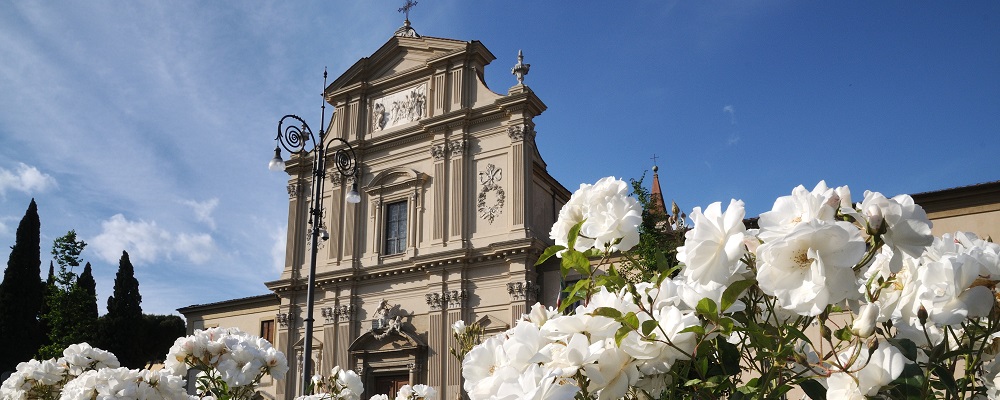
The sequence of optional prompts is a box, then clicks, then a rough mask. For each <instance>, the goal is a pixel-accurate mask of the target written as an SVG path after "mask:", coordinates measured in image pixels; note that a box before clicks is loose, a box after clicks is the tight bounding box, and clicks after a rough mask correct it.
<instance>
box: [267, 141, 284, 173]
mask: <svg viewBox="0 0 1000 400" xmlns="http://www.w3.org/2000/svg"><path fill="white" fill-rule="evenodd" d="M267 169H269V170H271V171H275V172H278V171H284V170H285V160H282V159H281V149H279V148H278V146H274V158H272V159H271V162H269V163H267Z"/></svg>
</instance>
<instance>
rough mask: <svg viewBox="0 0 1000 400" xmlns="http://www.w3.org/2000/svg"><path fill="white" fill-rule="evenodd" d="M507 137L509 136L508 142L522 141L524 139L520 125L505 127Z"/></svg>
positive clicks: (522, 128)
mask: <svg viewBox="0 0 1000 400" xmlns="http://www.w3.org/2000/svg"><path fill="white" fill-rule="evenodd" d="M507 136H510V140H515V141H516V140H523V139H524V127H522V126H521V125H513V126H508V127H507Z"/></svg>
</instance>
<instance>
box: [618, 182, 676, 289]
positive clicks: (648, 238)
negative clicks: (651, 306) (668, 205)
mask: <svg viewBox="0 0 1000 400" xmlns="http://www.w3.org/2000/svg"><path fill="white" fill-rule="evenodd" d="M645 178H646V175H645V174H643V175H642V176H641V177H639V179H638V180H636V179H630V180H629V182H630V183H631V185H632V194H633V195H635V198H636V200H638V201H639V204H641V205H642V223H641V224H640V225H639V244H637V245H636V246H635V247H633V248H632V250H631V253H632V254H634V255H635V257H633V258H632V259H631V260H630V261H629V262H627V263H625V264H624V265H623V266H622V270H623V273H624V275H626V276H628V277H629V278H630V280H632V281H633V282H639V281H648V280H649V279H650V278H651V277H652V276H653V274H654V273H655V272H658V271H666V270H668V269H670V268H673V267H674V266H676V265H677V247H678V246H680V245H682V244H684V233H685V232H686V231H687V230H686V228H684V227H683V224H676V223H673V222H674V221H673V219H672V218H671V215H670V214H669V213H668V210H663V209H658V207H657V206H655V204H656V202H655V201H654V199H653V198H652V196H651V194H650V192H649V190H647V189H646V188H645V187H643V186H642V181H643V180H644V179H645ZM673 212H674V214H675V215H674V216H673V218H675V219H676V218H683V216H680V217H679V216H678V215H676V214H678V213H679V211H676V210H673Z"/></svg>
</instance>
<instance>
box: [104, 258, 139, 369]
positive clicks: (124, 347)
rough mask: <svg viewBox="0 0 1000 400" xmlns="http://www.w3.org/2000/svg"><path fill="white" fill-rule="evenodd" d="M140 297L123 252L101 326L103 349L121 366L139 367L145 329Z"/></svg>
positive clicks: (129, 265) (130, 265)
mask: <svg viewBox="0 0 1000 400" xmlns="http://www.w3.org/2000/svg"><path fill="white" fill-rule="evenodd" d="M141 302H142V296H141V295H140V294H139V281H138V280H136V279H135V269H134V268H133V267H132V262H131V261H129V258H128V252H125V251H122V258H121V260H120V261H119V262H118V273H116V274H115V288H114V294H112V295H111V296H110V297H108V314H107V315H105V316H104V318H103V319H102V323H101V334H100V336H101V339H102V340H103V341H104V343H103V344H104V349H106V350H108V351H110V352H112V353H114V354H115V355H116V356H118V361H120V362H121V364H122V366H123V367H129V368H142V367H143V365H144V360H143V357H142V344H143V336H144V332H143V331H144V329H143V327H144V326H145V324H144V321H143V317H142V307H141V306H140V305H139V303H141Z"/></svg>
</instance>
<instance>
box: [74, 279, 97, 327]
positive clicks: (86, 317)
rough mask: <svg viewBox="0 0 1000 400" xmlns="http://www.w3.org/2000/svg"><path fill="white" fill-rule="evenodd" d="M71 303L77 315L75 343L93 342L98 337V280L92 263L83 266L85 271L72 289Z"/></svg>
mask: <svg viewBox="0 0 1000 400" xmlns="http://www.w3.org/2000/svg"><path fill="white" fill-rule="evenodd" d="M70 305H71V306H72V307H73V314H74V315H75V316H76V329H75V331H76V332H75V333H76V334H75V335H74V336H75V337H74V339H73V343H80V342H93V341H94V339H95V338H96V337H97V281H95V280H94V272H93V270H92V268H91V267H90V263H87V265H85V266H84V267H83V273H81V274H80V277H79V278H77V280H76V285H73V290H72V291H70Z"/></svg>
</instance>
